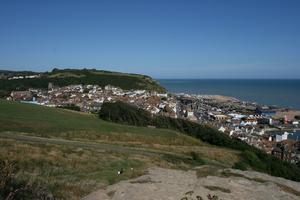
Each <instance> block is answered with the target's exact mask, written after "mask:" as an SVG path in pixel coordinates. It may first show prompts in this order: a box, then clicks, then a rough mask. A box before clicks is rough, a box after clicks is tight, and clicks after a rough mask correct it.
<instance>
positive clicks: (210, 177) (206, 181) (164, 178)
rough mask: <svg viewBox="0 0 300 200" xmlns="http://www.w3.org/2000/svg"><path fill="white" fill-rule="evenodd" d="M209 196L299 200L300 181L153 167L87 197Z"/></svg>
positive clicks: (156, 199)
mask: <svg viewBox="0 0 300 200" xmlns="http://www.w3.org/2000/svg"><path fill="white" fill-rule="evenodd" d="M208 195H211V199H214V200H215V199H219V200H220V199H222V200H226V199H228V200H229V199H230V200H231V199H236V200H241V199H243V200H244V199H248V200H268V199H274V200H276V199H278V200H292V199H293V200H294V199H295V200H296V199H300V183H298V182H293V181H289V180H286V179H283V178H278V177H272V176H269V175H266V174H262V173H258V172H252V171H240V170H233V169H220V168H216V167H212V166H202V167H199V168H197V169H194V170H190V171H182V170H172V169H162V168H151V169H149V171H148V172H147V174H146V175H143V176H141V177H139V178H137V179H134V180H128V181H122V182H119V183H117V184H115V185H111V186H109V187H107V188H106V189H100V190H98V191H96V192H94V193H92V194H90V195H88V196H87V197H85V198H83V199H84V200H194V199H195V200H198V199H203V200H206V199H209V197H208ZM214 195H215V197H214V198H212V196H214ZM200 197H201V198H200Z"/></svg>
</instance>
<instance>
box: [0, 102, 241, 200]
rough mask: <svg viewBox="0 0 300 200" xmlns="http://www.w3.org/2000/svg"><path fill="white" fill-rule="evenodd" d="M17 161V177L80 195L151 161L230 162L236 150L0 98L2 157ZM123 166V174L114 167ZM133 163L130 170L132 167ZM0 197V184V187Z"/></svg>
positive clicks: (176, 164)
mask: <svg viewBox="0 0 300 200" xmlns="http://www.w3.org/2000/svg"><path fill="white" fill-rule="evenodd" d="M1 160H9V161H16V162H17V165H18V169H19V170H20V171H19V172H18V173H17V180H18V181H20V180H25V181H30V182H31V183H32V184H33V185H35V184H37V185H40V186H41V187H34V188H42V189H44V190H46V191H50V192H51V193H52V194H54V195H55V196H57V197H65V198H66V199H78V198H79V197H82V196H84V195H86V194H88V193H90V192H92V191H94V190H96V189H99V188H101V187H104V186H106V185H108V184H112V183H115V182H117V181H120V180H123V179H128V178H132V177H136V176H138V175H141V174H143V173H144V171H145V170H146V169H147V168H148V167H151V166H161V167H167V168H184V169H188V168H191V167H193V166H197V165H201V164H202V163H203V162H205V163H207V164H213V165H218V166H226V167H231V166H233V164H234V163H236V162H237V161H238V152H237V151H233V150H229V149H224V148H220V147H215V146H211V145H208V144H206V143H203V142H201V141H199V140H197V139H195V138H192V137H189V136H187V135H183V134H181V133H179V132H176V131H173V130H167V129H155V128H147V127H135V126H127V125H120V124H115V123H111V122H106V121H103V120H100V119H99V118H98V116H94V115H91V114H84V113H79V112H75V111H68V110H63V109H57V108H48V107H42V106H37V105H30V104H23V103H18V102H11V101H5V100H0V161H1ZM121 168H123V169H124V174H123V175H122V176H118V175H117V171H118V170H120V169H121ZM131 168H133V170H132V169H131ZM0 198H1V188H0Z"/></svg>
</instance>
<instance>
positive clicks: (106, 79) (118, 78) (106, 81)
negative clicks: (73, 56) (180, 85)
mask: <svg viewBox="0 0 300 200" xmlns="http://www.w3.org/2000/svg"><path fill="white" fill-rule="evenodd" d="M36 74H40V75H41V76H40V77H38V78H27V79H15V80H9V78H11V77H14V76H25V75H36ZM49 82H51V83H53V84H54V85H57V86H66V85H71V84H96V85H100V86H102V87H104V86H106V85H113V86H117V87H120V88H122V89H124V90H131V89H143V90H148V91H157V92H165V91H166V90H165V88H163V87H162V86H160V85H159V84H158V83H157V82H156V81H155V80H153V79H152V78H151V77H149V76H145V75H139V74H128V73H120V72H110V71H103V70H96V69H82V70H81V69H62V70H60V69H53V70H52V72H45V73H37V72H26V71H21V72H17V71H4V70H2V71H0V95H1V94H2V96H4V95H7V94H8V93H9V92H10V91H12V90H26V89H28V88H44V89H46V88H47V87H48V83H49Z"/></svg>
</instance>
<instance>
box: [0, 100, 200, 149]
mask: <svg viewBox="0 0 300 200" xmlns="http://www.w3.org/2000/svg"><path fill="white" fill-rule="evenodd" d="M1 131H16V132H23V133H30V134H32V135H36V136H43V137H61V138H67V139H70V138H72V139H82V140H83V139H84V140H94V141H95V140H96V141H97V140H99V141H109V142H113V141H116V142H127V143H128V142H132V143H143V144H147V143H148V144H167V145H199V144H200V143H201V142H199V141H198V140H196V139H194V138H191V137H188V136H185V135H183V134H180V133H178V132H176V131H172V130H167V129H152V128H146V127H134V126H125V125H118V124H115V123H110V122H106V121H103V120H100V119H99V118H98V117H97V116H95V115H91V114H85V113H79V112H73V111H66V110H63V109H56V108H48V107H44V106H38V105H30V104H24V103H17V102H11V101H5V100H0V132H1Z"/></svg>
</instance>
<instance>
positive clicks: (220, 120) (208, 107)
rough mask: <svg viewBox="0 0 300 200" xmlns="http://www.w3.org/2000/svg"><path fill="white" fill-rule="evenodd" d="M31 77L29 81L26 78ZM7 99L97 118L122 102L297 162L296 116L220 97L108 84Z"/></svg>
mask: <svg viewBox="0 0 300 200" xmlns="http://www.w3.org/2000/svg"><path fill="white" fill-rule="evenodd" d="M28 78H31V76H28ZM7 100H13V101H21V102H24V103H32V104H39V105H43V106H48V107H58V108H65V109H72V110H76V111H82V112H88V113H98V112H99V111H100V110H101V105H102V104H103V103H104V102H115V101H123V102H126V103H129V104H133V105H135V106H137V107H139V108H142V109H144V110H147V111H149V112H150V113H151V114H153V115H164V116H168V117H172V118H181V119H186V120H190V121H193V122H196V123H200V124H207V125H210V126H213V127H215V128H216V129H218V130H219V131H220V132H222V133H224V134H228V135H229V136H230V137H236V138H239V139H240V140H243V141H245V142H247V143H248V144H250V145H253V146H255V147H257V148H259V149H262V150H263V151H265V152H266V153H268V154H272V155H274V156H275V157H278V158H280V159H282V160H285V161H287V162H290V163H300V162H299V161H300V141H299V139H300V138H298V136H299V130H300V129H299V121H300V112H299V111H293V110H289V109H286V108H279V107H275V106H265V105H259V104H257V103H252V102H245V101H241V100H238V99H236V98H232V97H225V96H219V95H190V94H171V93H158V92H154V91H153V92H150V91H146V90H129V91H126V90H122V89H121V88H118V87H114V86H111V85H107V86H105V87H103V88H102V87H100V86H98V85H69V86H64V87H58V86H56V85H54V84H53V83H49V84H48V89H46V90H45V89H35V88H32V89H29V90H26V91H12V92H11V94H10V96H9V97H7Z"/></svg>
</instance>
